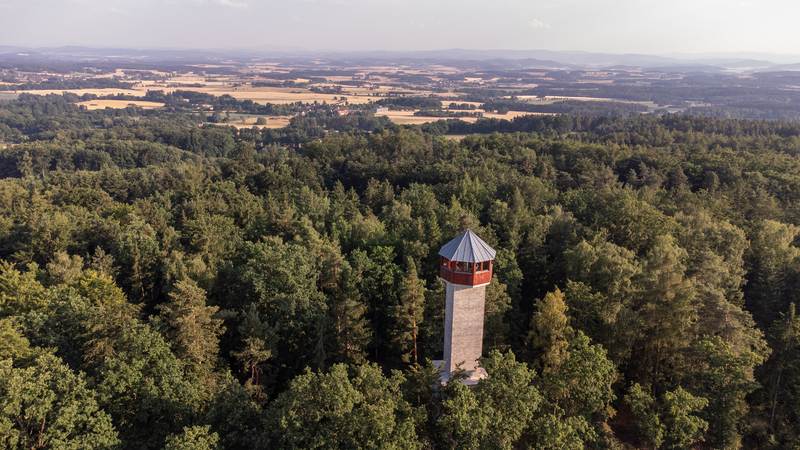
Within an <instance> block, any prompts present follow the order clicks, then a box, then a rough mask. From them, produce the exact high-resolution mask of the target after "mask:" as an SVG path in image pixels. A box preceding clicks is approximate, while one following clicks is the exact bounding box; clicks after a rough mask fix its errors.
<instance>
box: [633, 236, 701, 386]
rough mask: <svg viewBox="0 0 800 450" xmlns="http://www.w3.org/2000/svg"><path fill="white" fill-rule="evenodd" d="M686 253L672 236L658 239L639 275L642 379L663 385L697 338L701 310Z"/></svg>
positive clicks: (639, 338) (638, 350) (638, 345)
mask: <svg viewBox="0 0 800 450" xmlns="http://www.w3.org/2000/svg"><path fill="white" fill-rule="evenodd" d="M685 257H686V252H685V251H684V250H683V249H682V248H680V247H678V246H677V244H676V243H675V239H674V238H673V237H672V236H669V235H665V236H660V237H658V238H656V242H655V244H654V245H653V247H652V248H651V249H650V251H649V252H648V253H647V255H646V257H645V262H644V267H643V270H642V274H641V276H640V277H639V280H638V281H639V287H640V292H639V294H638V296H639V298H638V304H637V305H635V307H634V308H635V312H636V315H637V316H638V318H639V323H640V324H641V328H640V329H639V330H638V332H637V333H638V336H637V337H636V342H637V344H636V346H635V352H636V354H638V355H640V358H639V359H638V361H637V364H636V365H637V367H638V373H639V376H640V377H641V378H640V379H641V380H645V381H648V382H651V383H653V384H659V383H661V382H662V381H665V379H666V378H668V377H669V376H670V375H674V370H675V369H676V367H677V366H678V365H679V363H680V360H681V359H682V357H683V355H682V352H683V351H684V350H685V349H686V348H687V347H688V346H689V344H690V342H691V339H692V337H693V332H694V329H693V328H694V325H695V322H696V321H697V311H696V306H695V305H694V297H695V291H694V287H693V285H692V282H691V280H690V279H687V278H686V277H685V270H686V269H685V266H684V263H683V260H684V258H685Z"/></svg>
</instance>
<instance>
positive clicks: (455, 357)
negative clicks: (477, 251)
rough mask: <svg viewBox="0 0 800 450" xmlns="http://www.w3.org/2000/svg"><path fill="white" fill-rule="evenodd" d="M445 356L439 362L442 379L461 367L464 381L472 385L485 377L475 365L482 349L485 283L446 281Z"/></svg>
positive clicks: (444, 380)
mask: <svg viewBox="0 0 800 450" xmlns="http://www.w3.org/2000/svg"><path fill="white" fill-rule="evenodd" d="M445 285H446V305H445V314H444V359H443V360H442V361H440V362H438V363H439V365H438V366H437V367H439V371H440V373H441V374H442V375H441V380H442V383H447V381H449V380H450V378H451V377H452V374H453V373H454V372H456V371H458V370H463V371H464V375H466V378H465V379H464V380H463V382H464V384H467V385H473V384H476V383H477V382H478V381H480V380H482V379H483V378H486V371H485V370H483V368H481V367H480V366H479V365H478V360H480V358H481V356H482V353H483V313H484V306H485V305H484V303H485V298H486V284H483V285H478V286H464V285H461V284H455V283H450V282H447V281H446V282H445Z"/></svg>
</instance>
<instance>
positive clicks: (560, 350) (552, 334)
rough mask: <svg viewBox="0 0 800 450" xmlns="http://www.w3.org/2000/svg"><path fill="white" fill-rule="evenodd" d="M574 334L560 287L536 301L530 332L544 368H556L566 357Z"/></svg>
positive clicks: (530, 341)
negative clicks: (571, 336) (570, 339)
mask: <svg viewBox="0 0 800 450" xmlns="http://www.w3.org/2000/svg"><path fill="white" fill-rule="evenodd" d="M571 334H572V328H570V326H569V323H568V318H567V304H566V302H565V301H564V294H563V293H562V292H561V290H559V289H556V290H555V291H553V292H549V293H548V294H547V295H545V297H544V299H543V300H541V301H540V302H539V303H538V304H537V305H536V312H535V313H534V315H533V318H532V319H531V331H530V333H529V334H528V343H529V345H530V348H531V350H532V351H533V353H534V354H535V355H537V359H538V362H539V366H540V367H541V369H542V370H543V371H545V372H551V371H555V370H557V369H558V367H559V366H561V364H562V363H563V362H564V361H565V360H566V358H567V356H568V353H567V352H568V350H567V349H568V347H569V338H570V335H571Z"/></svg>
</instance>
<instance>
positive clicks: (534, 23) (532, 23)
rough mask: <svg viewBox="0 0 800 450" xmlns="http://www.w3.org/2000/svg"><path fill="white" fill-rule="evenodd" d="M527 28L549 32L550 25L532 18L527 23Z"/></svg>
mask: <svg viewBox="0 0 800 450" xmlns="http://www.w3.org/2000/svg"><path fill="white" fill-rule="evenodd" d="M528 26H529V27H531V28H533V29H534V30H549V29H550V24H549V23H547V22H543V21H542V20H540V19H537V18H535V17H534V18H533V19H530V20H529V21H528Z"/></svg>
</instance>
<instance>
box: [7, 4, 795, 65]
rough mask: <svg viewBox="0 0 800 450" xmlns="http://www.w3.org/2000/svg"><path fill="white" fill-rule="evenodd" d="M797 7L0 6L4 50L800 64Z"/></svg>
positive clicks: (555, 5)
mask: <svg viewBox="0 0 800 450" xmlns="http://www.w3.org/2000/svg"><path fill="white" fill-rule="evenodd" d="M798 19H800V1H799V0H0V45H25V46H54V45H88V46H101V47H110V46H122V47H139V48H142V47H147V48H154V47H159V48H164V47H166V48H247V49H256V48H258V49H285V50H294V49H306V50H427V49H444V48H456V47H458V48H472V49H499V48H502V49H552V50H585V51H602V52H615V53H618V52H641V53H658V54H666V53H678V52H690V53H698V52H769V53H793V54H800V27H799V26H798Z"/></svg>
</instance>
